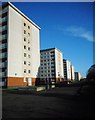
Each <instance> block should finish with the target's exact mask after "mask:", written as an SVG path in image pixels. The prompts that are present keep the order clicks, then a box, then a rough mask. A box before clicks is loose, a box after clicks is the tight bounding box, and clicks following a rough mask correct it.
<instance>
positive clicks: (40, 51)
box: [40, 48, 62, 53]
mask: <svg viewBox="0 0 95 120" xmlns="http://www.w3.org/2000/svg"><path fill="white" fill-rule="evenodd" d="M55 49H56V50H57V51H59V52H61V51H60V50H59V49H57V48H47V49H43V50H40V52H45V51H49V50H55ZM61 53H62V52H61Z"/></svg>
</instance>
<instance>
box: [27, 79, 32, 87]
mask: <svg viewBox="0 0 95 120" xmlns="http://www.w3.org/2000/svg"><path fill="white" fill-rule="evenodd" d="M28 86H32V79H31V78H28Z"/></svg>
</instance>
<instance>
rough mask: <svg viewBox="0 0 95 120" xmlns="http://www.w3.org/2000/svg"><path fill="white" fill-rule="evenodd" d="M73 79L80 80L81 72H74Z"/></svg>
mask: <svg viewBox="0 0 95 120" xmlns="http://www.w3.org/2000/svg"><path fill="white" fill-rule="evenodd" d="M74 74H75V80H77V81H80V79H81V74H80V73H79V72H75V73H74Z"/></svg>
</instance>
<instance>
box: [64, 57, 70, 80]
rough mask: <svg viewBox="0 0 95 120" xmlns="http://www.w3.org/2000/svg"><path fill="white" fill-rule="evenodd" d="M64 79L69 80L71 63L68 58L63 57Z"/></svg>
mask: <svg viewBox="0 0 95 120" xmlns="http://www.w3.org/2000/svg"><path fill="white" fill-rule="evenodd" d="M63 69H64V79H65V80H71V63H70V61H69V60H66V59H63Z"/></svg>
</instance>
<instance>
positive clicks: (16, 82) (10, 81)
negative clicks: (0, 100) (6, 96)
mask: <svg viewBox="0 0 95 120" xmlns="http://www.w3.org/2000/svg"><path fill="white" fill-rule="evenodd" d="M35 81H36V78H32V85H33V86H35ZM7 86H8V87H14V86H28V78H26V82H24V78H23V77H8V78H7Z"/></svg>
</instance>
